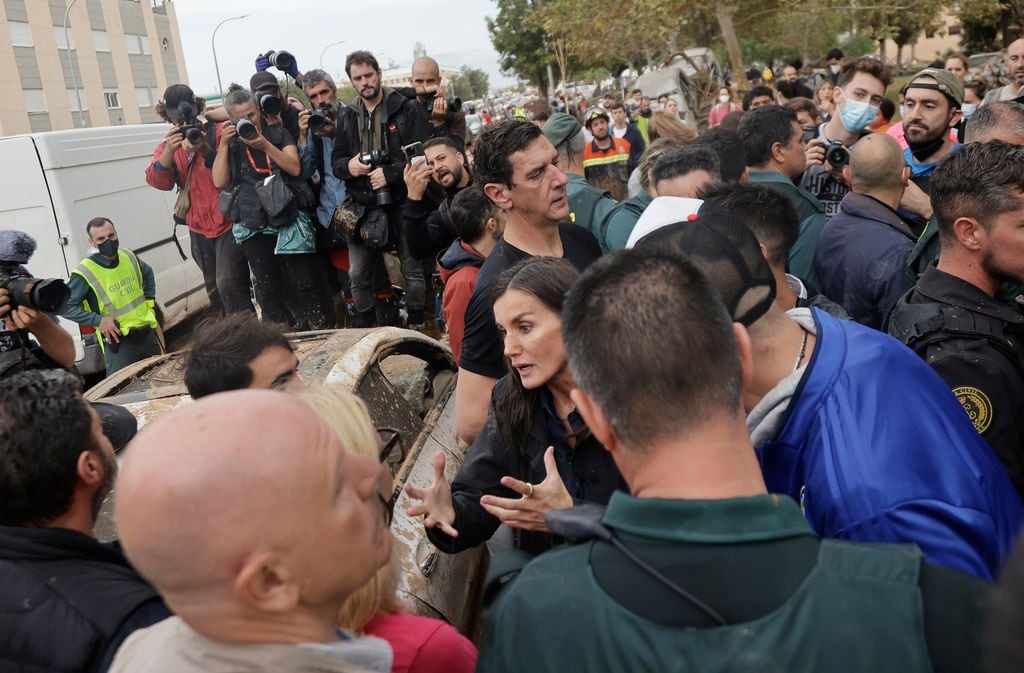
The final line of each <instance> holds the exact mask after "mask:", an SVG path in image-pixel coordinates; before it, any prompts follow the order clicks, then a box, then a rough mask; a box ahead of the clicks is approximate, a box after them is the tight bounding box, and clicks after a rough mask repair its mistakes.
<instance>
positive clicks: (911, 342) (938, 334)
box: [886, 293, 1024, 378]
mask: <svg viewBox="0 0 1024 673" xmlns="http://www.w3.org/2000/svg"><path fill="white" fill-rule="evenodd" d="M909 296H910V293H907V294H905V295H903V296H902V297H900V299H899V301H897V302H896V306H895V307H894V308H893V310H892V313H890V314H889V320H888V325H887V326H886V330H887V331H888V333H889V335H890V336H893V337H896V338H897V339H898V340H899V341H900V342H902V343H903V344H904V345H905V346H907V347H909V348H910V349H911V350H913V351H914V352H915V353H917V354H918V355H919V356H920V357H922V358H923V359H925V360H927V359H928V349H929V348H930V347H932V346H935V345H937V344H940V343H942V342H944V341H951V340H955V339H961V340H967V341H970V340H978V339H981V340H984V341H986V342H988V343H989V344H990V345H991V346H992V347H993V348H994V349H995V350H996V351H997V352H999V353H1001V354H1002V355H1003V356H1004V357H1005V358H1006V359H1007V361H1009V362H1010V364H1011V365H1012V366H1013V368H1014V370H1015V371H1016V372H1017V375H1018V376H1020V377H1021V378H1024V360H1022V355H1024V351H1022V350H1021V345H1020V344H1019V343H1018V342H1017V341H1016V339H1014V338H1012V337H1010V336H1008V335H1007V334H1006V324H1007V323H1006V321H1004V320H1000V319H998V318H993V317H991V316H987V315H984V314H982V313H975V312H973V311H968V310H967V309H965V308H961V307H959V306H950V305H948V304H939V303H934V302H929V303H926V304H911V303H910V302H908V301H907V298H908V297H909Z"/></svg>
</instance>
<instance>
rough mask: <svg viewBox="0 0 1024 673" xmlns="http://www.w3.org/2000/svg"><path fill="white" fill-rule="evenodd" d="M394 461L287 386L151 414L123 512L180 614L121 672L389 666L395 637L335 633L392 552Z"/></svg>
mask: <svg viewBox="0 0 1024 673" xmlns="http://www.w3.org/2000/svg"><path fill="white" fill-rule="evenodd" d="M254 419H255V420H254ZM353 422H360V421H358V420H355V419H353ZM362 422H365V421H362ZM383 469H384V468H383V467H382V466H381V465H380V464H379V463H378V462H377V461H376V460H374V459H372V458H368V457H366V456H365V455H361V452H360V451H357V450H353V451H346V450H344V448H343V447H342V445H341V443H340V441H339V439H338V436H337V435H336V434H335V433H334V432H333V431H332V430H331V429H330V427H328V426H327V424H326V423H325V422H324V421H323V420H321V419H320V418H319V417H318V416H317V415H316V413H314V412H313V410H312V409H311V408H309V407H308V406H306V405H305V404H304V403H303V402H301V401H300V400H298V399H296V398H294V397H292V396H290V395H287V394H285V393H281V392H276V391H268V390H241V391H234V392H227V393H220V394H216V395H211V396H210V397H206V398H203V399H202V400H199V401H198V402H196V403H195V404H192V405H189V406H187V407H185V408H183V409H181V410H180V411H177V412H174V413H172V414H168V415H167V416H164V417H162V418H161V419H159V420H157V421H156V422H155V423H153V424H151V425H150V426H148V427H147V428H146V429H145V430H144V431H143V432H141V433H140V434H139V436H138V438H137V440H136V442H135V443H134V444H133V445H132V447H131V449H130V450H129V453H128V457H127V458H126V460H125V462H124V465H123V469H122V472H121V477H120V479H119V483H118V497H117V519H118V525H119V529H120V533H121V537H122V543H123V545H124V548H125V551H126V553H127V555H128V558H129V559H131V560H132V562H133V563H135V564H136V565H137V567H138V569H139V571H140V572H141V573H142V574H143V575H144V576H146V577H147V578H148V579H149V580H150V581H152V582H153V584H154V585H155V586H156V587H157V589H159V590H160V593H161V594H162V595H163V596H164V599H165V600H166V602H167V604H168V605H169V606H170V607H171V609H172V610H174V612H175V613H176V614H177V615H178V616H177V617H174V618H172V619H168V620H165V621H164V622H162V623H161V624H159V625H157V626H156V627H153V628H149V629H144V630H142V631H139V632H137V633H136V634H134V635H133V636H132V637H131V638H129V640H128V641H126V642H125V644H124V646H123V647H122V648H121V650H120V651H119V653H118V656H117V659H116V660H115V662H114V666H113V668H112V669H111V670H112V671H118V672H123V673H127V672H128V671H131V672H132V673H163V672H165V671H166V672H167V673H171V672H172V671H173V672H174V673H193V672H195V673H198V672H199V671H203V672H205V673H211V672H212V673H220V672H224V673H227V672H229V671H232V672H233V671H243V670H244V671H268V672H270V671H286V670H287V671H294V670H302V671H306V670H310V671H312V670H316V671H345V672H350V671H365V670H372V671H381V672H384V671H390V670H391V650H390V648H389V647H388V645H387V644H386V643H384V642H383V641H381V640H378V639H376V638H358V637H355V636H354V635H352V634H349V633H344V632H339V631H338V629H337V616H338V609H339V608H340V607H341V605H342V603H343V602H344V601H345V599H346V598H347V597H348V596H349V595H350V594H351V593H352V592H353V591H355V590H356V589H357V588H359V587H360V586H362V585H363V584H364V583H365V582H366V581H367V580H369V579H370V577H372V576H373V574H374V573H375V572H376V570H377V569H378V568H380V567H381V566H382V565H383V564H384V563H385V562H386V561H387V559H388V558H389V556H390V553H391V536H390V535H389V533H388V529H387V521H386V519H387V518H388V516H389V515H388V514H387V511H386V508H387V505H386V501H385V500H384V498H383V496H382V495H381V489H382V482H383V481H384V477H383V474H384V472H383ZM388 476H390V475H388Z"/></svg>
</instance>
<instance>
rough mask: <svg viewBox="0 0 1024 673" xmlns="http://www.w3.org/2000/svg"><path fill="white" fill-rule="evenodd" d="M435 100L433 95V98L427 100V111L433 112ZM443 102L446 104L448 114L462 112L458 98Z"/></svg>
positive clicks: (435, 97) (435, 96)
mask: <svg viewBox="0 0 1024 673" xmlns="http://www.w3.org/2000/svg"><path fill="white" fill-rule="evenodd" d="M436 100H437V94H434V95H433V96H431V97H430V98H429V99H428V100H427V109H428V110H433V109H434V101H436ZM445 102H446V103H448V112H459V111H461V110H462V99H461V98H459V97H458V96H455V97H454V98H449V99H448V100H446V101H445Z"/></svg>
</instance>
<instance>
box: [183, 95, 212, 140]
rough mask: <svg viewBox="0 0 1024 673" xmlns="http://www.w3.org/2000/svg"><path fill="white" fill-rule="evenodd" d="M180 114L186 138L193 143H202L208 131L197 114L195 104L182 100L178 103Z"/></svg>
mask: <svg viewBox="0 0 1024 673" xmlns="http://www.w3.org/2000/svg"><path fill="white" fill-rule="evenodd" d="M178 115H179V116H180V117H181V132H182V133H183V134H185V140H187V141H188V142H189V143H190V144H192V145H201V144H202V143H203V136H204V135H205V134H206V131H205V129H203V124H202V123H201V122H200V121H199V118H198V117H197V116H196V108H195V106H194V105H192V103H189V102H188V101H181V102H180V103H178Z"/></svg>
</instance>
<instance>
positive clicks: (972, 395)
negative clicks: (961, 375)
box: [953, 386, 992, 434]
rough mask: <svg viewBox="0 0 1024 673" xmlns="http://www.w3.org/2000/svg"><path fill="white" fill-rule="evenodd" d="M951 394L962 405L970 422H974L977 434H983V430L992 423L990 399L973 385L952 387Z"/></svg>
mask: <svg viewBox="0 0 1024 673" xmlns="http://www.w3.org/2000/svg"><path fill="white" fill-rule="evenodd" d="M953 394H954V395H956V399H957V401H958V402H960V404H961V405H963V408H964V411H966V412H967V417H968V418H970V419H971V423H974V429H975V430H977V431H978V434H985V431H986V430H988V429H989V426H991V425H992V400H990V399H989V398H988V395H986V394H985V393H984V392H982V391H981V389H980V388H975V387H973V386H961V387H959V388H954V389H953Z"/></svg>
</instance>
